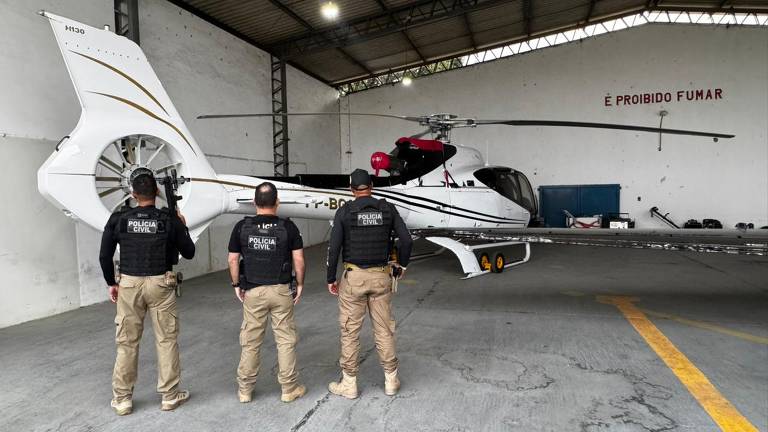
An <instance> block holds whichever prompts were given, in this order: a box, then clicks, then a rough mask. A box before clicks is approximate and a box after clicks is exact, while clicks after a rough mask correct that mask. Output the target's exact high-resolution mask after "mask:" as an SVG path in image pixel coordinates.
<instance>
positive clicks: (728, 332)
mask: <svg viewBox="0 0 768 432" xmlns="http://www.w3.org/2000/svg"><path fill="white" fill-rule="evenodd" d="M640 311H642V312H644V313H646V314H648V315H650V316H652V317H656V318H662V319H668V320H670V321H676V322H679V323H681V324H687V325H689V326H692V327H698V328H702V329H705V330H710V331H713V332H717V333H722V334H724V335H728V336H733V337H737V338H739V339H743V340H745V341H749V342H754V343H759V344H763V345H768V338H765V337H761V336H755V335H753V334H749V333H745V332H741V331H738V330H731V329H728V328H725V327H721V326H719V325H715V324H710V323H707V322H702V321H695V320H690V319H687V318H683V317H679V316H675V315H671V314H666V313H663V312H656V311H652V310H648V309H642V308H640Z"/></svg>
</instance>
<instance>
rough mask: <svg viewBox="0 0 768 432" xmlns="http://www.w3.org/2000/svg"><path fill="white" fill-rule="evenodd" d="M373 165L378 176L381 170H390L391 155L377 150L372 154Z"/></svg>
mask: <svg viewBox="0 0 768 432" xmlns="http://www.w3.org/2000/svg"><path fill="white" fill-rule="evenodd" d="M371 167H372V168H373V169H374V170H375V171H376V176H378V175H379V171H381V170H385V171H386V170H388V169H389V167H390V160H389V155H388V154H386V153H384V152H376V153H374V154H372V155H371Z"/></svg>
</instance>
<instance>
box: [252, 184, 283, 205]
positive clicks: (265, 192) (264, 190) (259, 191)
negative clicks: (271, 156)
mask: <svg viewBox="0 0 768 432" xmlns="http://www.w3.org/2000/svg"><path fill="white" fill-rule="evenodd" d="M254 201H256V207H261V208H271V207H274V206H275V205H276V204H277V188H276V187H275V185H274V184H272V183H270V182H264V183H262V184H260V185H258V186H256V196H255V197H254Z"/></svg>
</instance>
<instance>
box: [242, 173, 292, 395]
mask: <svg viewBox="0 0 768 432" xmlns="http://www.w3.org/2000/svg"><path fill="white" fill-rule="evenodd" d="M254 204H256V213H257V214H256V216H255V217H254V216H250V217H246V218H244V219H243V220H241V221H240V222H238V223H237V225H235V227H234V229H233V230H232V235H231V237H230V240H229V257H228V261H229V274H230V277H231V279H232V286H233V287H234V289H235V295H236V296H237V298H238V300H240V302H242V303H243V323H242V325H241V326H240V346H241V347H242V351H241V353H240V364H239V366H238V367H237V384H238V392H237V394H238V399H239V400H240V402H241V403H248V402H250V401H251V399H252V397H253V390H254V387H255V386H256V377H257V376H258V375H259V368H260V366H261V364H260V363H261V356H260V352H261V344H262V342H263V341H264V333H265V331H266V329H267V321H268V320H271V321H272V331H273V332H274V335H275V344H276V345H277V363H278V366H279V372H278V374H277V380H278V382H279V383H280V385H281V387H282V395H281V396H280V400H282V401H283V402H292V401H294V400H296V399H298V398H300V397H302V396H304V394H305V393H306V391H307V389H306V387H304V386H303V385H301V384H300V383H299V380H298V378H299V373H298V370H297V369H296V342H297V341H298V336H297V333H296V323H295V321H294V319H293V317H294V315H293V307H294V305H295V304H297V303H298V302H299V299H300V298H301V293H302V291H303V289H304V243H303V241H302V239H301V233H300V232H299V229H298V228H297V227H296V225H295V224H294V223H293V222H291V221H290V220H288V219H283V218H280V217H278V216H277V208H278V206H279V205H280V201H279V200H278V198H277V188H275V185H274V184H272V183H270V182H264V183H262V184H260V185H258V186H257V187H256V192H255V196H254ZM241 257H242V266H243V267H244V268H243V269H241V262H240V258H241ZM294 271H295V273H296V297H295V298H293V297H292V293H291V289H290V282H291V278H292V272H294Z"/></svg>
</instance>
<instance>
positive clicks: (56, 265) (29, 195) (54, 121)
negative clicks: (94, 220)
mask: <svg viewBox="0 0 768 432" xmlns="http://www.w3.org/2000/svg"><path fill="white" fill-rule="evenodd" d="M73 3H74V2H65V1H53V0H51V1H25V2H19V1H14V0H0V11H2V13H0V82H2V83H3V86H2V93H3V94H2V97H0V160H2V161H3V162H4V163H3V168H2V170H0V190H1V191H2V195H3V200H4V202H5V204H4V205H3V211H2V212H0V275H2V277H0V327H4V326H8V325H11V324H15V323H18V322H22V321H26V320H30V319H35V318H40V317H44V316H48V315H52V314H55V313H59V312H63V311H66V310H69V309H73V308H76V307H78V306H80V284H79V271H78V268H79V266H78V260H77V252H76V246H75V244H76V243H75V224H74V223H73V222H72V221H71V220H70V219H68V218H67V217H65V216H64V215H63V214H61V213H60V212H59V211H58V210H56V209H55V208H54V207H53V206H51V205H50V204H48V201H46V200H45V199H44V198H43V197H42V196H40V194H39V193H38V191H37V169H38V168H39V167H40V165H42V163H43V162H44V161H45V159H46V158H47V157H48V156H49V155H50V154H51V152H52V151H53V149H54V146H55V145H56V143H57V142H58V140H59V139H60V138H61V137H63V136H64V135H66V134H68V133H69V132H70V131H71V130H72V129H73V128H74V126H75V123H76V122H77V118H78V116H79V109H78V103H77V98H76V96H75V92H74V90H73V88H72V83H71V82H70V80H69V76H68V75H67V71H66V68H65V66H64V62H63V60H62V58H61V54H60V53H59V49H58V47H57V46H56V42H55V41H54V38H53V32H52V31H51V27H50V25H49V24H48V20H47V19H45V18H42V17H40V16H39V15H37V11H38V10H40V9H46V10H50V11H52V12H56V13H64V14H68V15H69V16H71V17H72V18H74V19H78V20H82V21H85V22H88V23H92V24H93V25H96V26H101V25H102V24H109V23H112V21H113V20H114V15H113V12H112V2H111V1H104V0H80V1H78V2H77V5H76V7H71V6H72V4H73ZM102 286H103V283H102Z"/></svg>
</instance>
